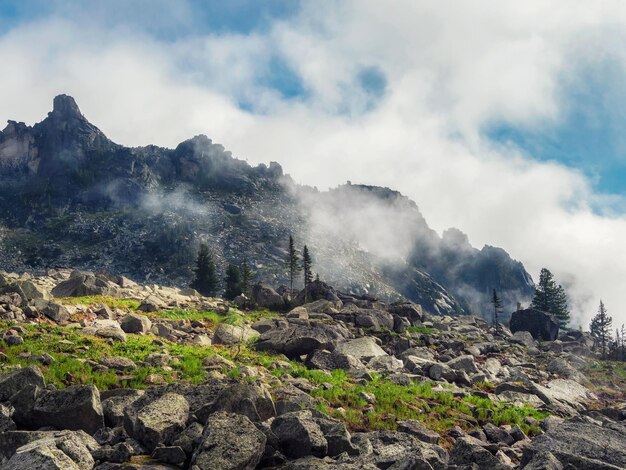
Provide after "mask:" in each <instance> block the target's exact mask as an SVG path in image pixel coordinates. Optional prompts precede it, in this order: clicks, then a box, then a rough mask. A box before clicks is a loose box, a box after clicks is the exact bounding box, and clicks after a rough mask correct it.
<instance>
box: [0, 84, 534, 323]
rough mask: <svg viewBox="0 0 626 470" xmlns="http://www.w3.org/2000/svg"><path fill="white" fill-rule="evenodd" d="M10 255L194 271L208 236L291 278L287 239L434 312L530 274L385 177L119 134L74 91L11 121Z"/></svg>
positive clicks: (204, 142) (318, 268) (183, 279)
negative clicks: (437, 218) (332, 174)
mask: <svg viewBox="0 0 626 470" xmlns="http://www.w3.org/2000/svg"><path fill="white" fill-rule="evenodd" d="M0 182H1V183H2V184H0V268H4V269H8V270H40V269H43V268H47V267H51V266H73V267H79V268H85V269H92V270H103V269H104V270H112V271H115V272H118V273H120V274H125V275H127V276H130V277H133V278H136V279H139V280H146V279H152V280H162V281H165V280H168V281H169V282H174V283H176V284H178V285H184V284H186V283H187V282H188V281H189V279H190V278H191V275H192V272H191V268H192V266H193V262H194V258H195V253H196V250H197V246H198V243H199V242H202V241H206V242H208V243H209V244H210V245H211V247H212V250H213V252H214V255H215V257H216V259H217V261H218V264H220V265H221V264H224V263H227V262H239V261H241V260H242V259H243V257H247V258H248V259H249V260H250V261H251V262H252V263H253V267H254V270H255V272H256V276H257V278H259V279H264V280H266V281H269V282H273V283H276V284H278V283H281V282H285V281H286V275H285V274H286V273H285V271H286V269H285V261H284V260H285V258H286V250H287V240H288V237H289V235H290V234H292V235H293V236H294V237H295V238H296V241H297V244H298V245H299V246H301V245H303V244H304V243H307V244H308V245H309V247H310V248H311V250H312V253H313V256H314V263H315V265H314V271H315V272H318V273H319V274H320V276H321V277H323V278H324V279H325V280H327V281H329V282H331V283H333V284H335V285H337V286H338V287H340V288H341V289H344V290H347V291H352V292H354V293H367V294H371V295H376V296H381V297H383V298H387V299H394V298H398V297H400V296H405V297H408V298H410V299H413V300H417V301H419V302H420V303H422V304H423V305H424V307H425V308H427V309H429V310H430V311H432V312H434V313H463V312H468V311H474V312H478V311H482V310H484V309H485V308H486V307H485V299H488V297H489V293H490V292H491V289H493V288H496V289H498V292H499V293H500V295H501V296H502V297H504V299H505V301H506V302H507V309H512V307H513V306H514V305H515V302H516V301H518V300H521V301H527V300H528V297H529V296H530V294H531V293H532V280H531V279H530V276H529V275H528V273H527V272H526V271H525V270H524V267H523V266H522V265H521V263H519V262H516V261H514V260H512V259H511V258H510V257H509V255H508V254H507V253H506V252H505V251H504V250H501V249H496V248H492V247H485V248H483V249H482V250H477V249H475V248H473V247H471V246H470V245H469V243H467V240H466V239H465V240H464V238H463V237H464V236H463V235H462V234H461V233H460V232H458V231H451V232H448V233H446V234H444V237H443V238H441V237H439V236H438V235H437V234H436V233H435V232H434V231H433V230H431V229H430V228H429V227H428V224H427V223H426V221H425V220H424V217H423V216H422V214H421V213H420V211H419V209H418V207H417V205H416V204H415V203H414V202H413V201H411V200H409V199H408V198H406V197H405V196H402V195H401V194H400V193H398V192H396V191H393V190H391V189H388V188H379V187H374V186H361V185H351V184H348V185H344V186H340V187H339V188H336V189H334V190H331V191H327V192H319V191H317V190H313V189H311V188H308V187H302V186H298V185H295V184H294V183H293V182H292V181H291V179H290V178H289V177H288V176H285V175H283V171H282V168H281V167H280V165H279V164H278V163H275V162H272V163H270V165H269V166H266V165H263V164H261V165H258V166H256V167H252V166H250V165H249V164H248V163H246V162H245V161H242V160H238V159H236V158H234V157H233V156H232V155H231V153H230V152H228V151H226V150H225V149H224V147H223V146H221V145H219V144H216V143H213V142H212V141H211V139H209V138H208V137H206V136H204V135H200V136H196V137H194V138H192V139H189V140H187V141H185V142H182V143H181V144H179V145H178V146H177V147H176V148H175V149H167V148H161V147H157V146H146V147H138V148H129V147H124V146H122V145H119V144H116V143H114V142H112V141H111V140H109V139H108V138H107V137H106V136H105V135H104V133H103V132H102V131H100V130H99V129H98V128H97V127H96V126H94V125H93V124H91V123H90V122H89V121H88V120H87V119H86V118H85V117H84V116H83V114H82V113H81V111H80V109H79V108H78V106H77V104H76V102H75V101H74V99H73V98H71V97H70V96H66V95H60V96H57V97H56V98H55V99H54V105H53V110H52V112H50V113H49V114H48V116H47V117H46V118H45V119H44V120H43V121H42V122H40V123H38V124H35V125H34V126H32V127H31V126H27V125H26V124H24V123H17V122H14V121H9V124H8V125H7V127H6V128H5V129H4V130H3V131H2V132H0Z"/></svg>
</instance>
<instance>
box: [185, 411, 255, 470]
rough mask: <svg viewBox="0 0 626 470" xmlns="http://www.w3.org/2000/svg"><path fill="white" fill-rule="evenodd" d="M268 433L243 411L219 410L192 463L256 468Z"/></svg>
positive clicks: (224, 469)
mask: <svg viewBox="0 0 626 470" xmlns="http://www.w3.org/2000/svg"><path fill="white" fill-rule="evenodd" d="M265 443H266V437H265V435H264V434H263V433H262V432H261V431H259V430H258V429H257V428H256V427H255V426H254V424H252V422H251V421H250V420H249V419H248V418H246V417H245V416H243V415H239V414H231V413H223V412H218V413H215V414H213V415H211V417H210V418H209V420H208V422H207V425H206V427H205V428H204V433H203V434H202V437H201V438H200V441H199V444H198V446H197V448H196V449H195V451H194V453H193V456H192V458H191V467H192V468H196V467H193V466H194V465H195V466H197V468H200V469H204V468H206V469H209V468H211V469H213V468H214V469H219V470H254V469H255V468H256V466H257V465H258V463H259V462H260V460H261V456H262V455H263V451H264V450H265Z"/></svg>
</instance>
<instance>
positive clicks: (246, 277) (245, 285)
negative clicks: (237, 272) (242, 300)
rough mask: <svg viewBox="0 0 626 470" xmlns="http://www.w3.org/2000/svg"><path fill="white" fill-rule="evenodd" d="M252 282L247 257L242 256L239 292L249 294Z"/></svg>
mask: <svg viewBox="0 0 626 470" xmlns="http://www.w3.org/2000/svg"><path fill="white" fill-rule="evenodd" d="M251 282H252V271H251V270H250V264H249V263H248V258H244V259H243V262H242V263H241V292H242V293H243V295H245V296H247V297H248V296H250V283H251Z"/></svg>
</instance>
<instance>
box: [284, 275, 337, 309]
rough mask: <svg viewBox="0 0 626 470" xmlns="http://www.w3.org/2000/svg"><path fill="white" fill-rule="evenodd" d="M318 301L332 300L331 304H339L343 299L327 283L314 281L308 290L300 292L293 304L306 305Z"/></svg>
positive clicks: (308, 286)
mask: <svg viewBox="0 0 626 470" xmlns="http://www.w3.org/2000/svg"><path fill="white" fill-rule="evenodd" d="M316 300H330V301H331V302H337V301H339V300H341V299H340V298H339V296H338V295H337V291H335V289H333V288H332V287H331V286H329V285H328V284H326V283H325V282H322V281H313V282H310V283H309V284H308V285H307V287H306V289H303V290H302V291H300V293H299V294H298V296H297V297H296V298H295V299H294V301H293V303H294V304H295V305H304V304H307V303H309V302H315V301H316Z"/></svg>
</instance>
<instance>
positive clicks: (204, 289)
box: [191, 243, 219, 297]
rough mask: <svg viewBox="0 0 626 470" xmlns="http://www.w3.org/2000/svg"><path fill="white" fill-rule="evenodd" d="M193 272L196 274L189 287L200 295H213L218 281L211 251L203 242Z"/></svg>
mask: <svg viewBox="0 0 626 470" xmlns="http://www.w3.org/2000/svg"><path fill="white" fill-rule="evenodd" d="M195 273H196V276H195V278H194V280H193V282H192V283H191V287H192V288H193V289H195V290H197V291H198V292H200V293H201V294H202V295H205V296H208V297H211V296H214V295H215V294H216V293H217V290H218V288H219V281H218V279H217V273H216V271H215V263H214V262H213V257H212V256H211V251H210V250H209V246H208V245H207V244H205V243H202V244H201V245H200V251H198V258H197V260H196V269H195Z"/></svg>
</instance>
